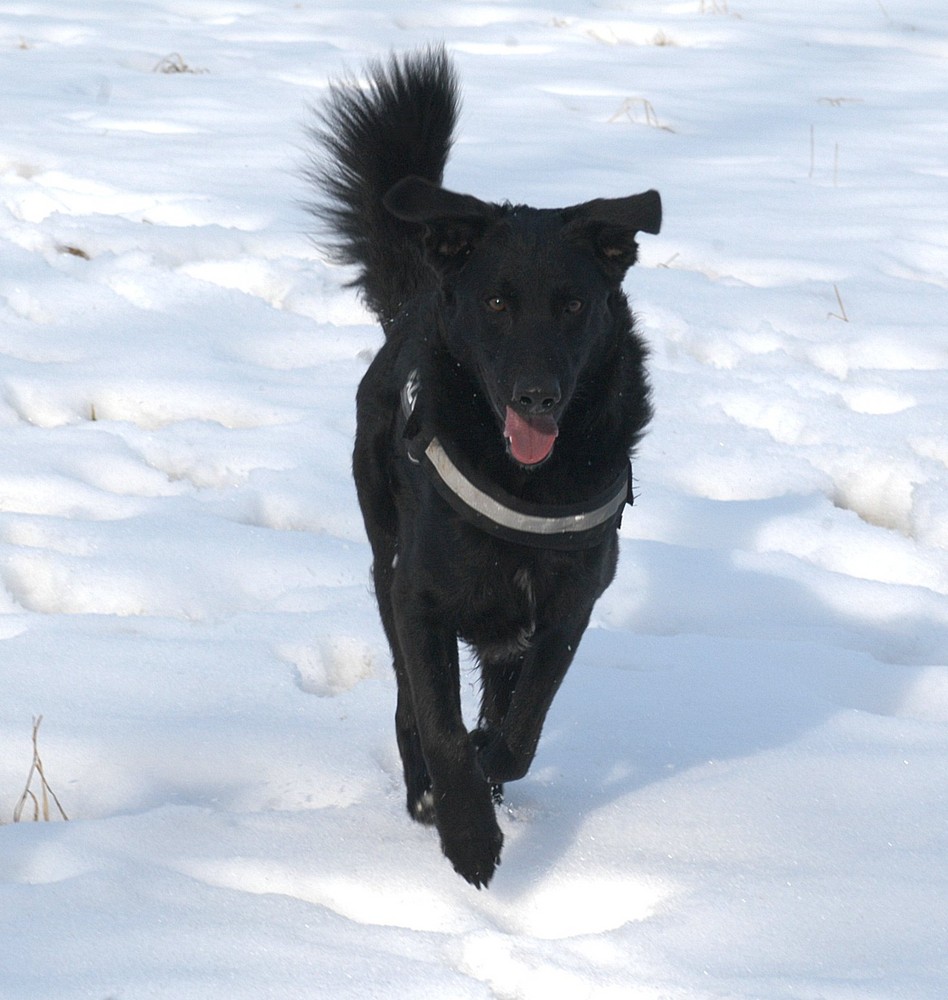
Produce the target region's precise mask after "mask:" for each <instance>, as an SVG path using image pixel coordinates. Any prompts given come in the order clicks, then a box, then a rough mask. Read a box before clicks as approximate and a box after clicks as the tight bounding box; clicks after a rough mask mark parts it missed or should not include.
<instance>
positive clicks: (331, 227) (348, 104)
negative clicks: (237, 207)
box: [306, 47, 459, 328]
mask: <svg viewBox="0 0 948 1000" xmlns="http://www.w3.org/2000/svg"><path fill="white" fill-rule="evenodd" d="M458 106H459V99H458V84H457V79H456V76H455V73H454V70H453V68H452V66H451V63H450V61H449V59H448V56H447V54H446V53H445V51H444V49H443V48H441V47H439V48H433V49H425V50H422V51H420V52H416V53H413V54H410V55H408V56H406V57H404V58H402V59H400V60H399V59H397V58H395V57H392V59H391V60H390V61H389V62H388V64H384V63H380V62H376V63H373V64H372V65H371V66H370V67H369V79H368V83H367V84H366V85H365V86H364V87H360V86H358V85H356V84H355V83H354V82H353V81H351V80H349V81H345V82H342V83H337V84H334V85H332V87H331V89H330V93H329V99H328V101H327V102H326V105H325V106H324V107H323V108H322V109H321V111H318V112H317V121H316V124H315V125H314V126H313V127H312V128H311V129H310V135H311V137H312V138H313V139H314V140H315V142H316V146H317V148H316V152H315V154H314V156H313V159H312V161H311V164H310V167H309V169H308V170H307V171H306V176H307V178H308V179H309V180H310V181H311V182H312V183H314V184H315V185H316V187H317V189H318V190H319V191H320V192H321V198H320V200H317V201H316V202H315V203H314V204H312V205H309V206H308V208H309V210H310V211H311V212H312V213H313V215H315V216H316V218H317V219H318V220H319V221H320V222H321V223H322V225H323V227H324V229H325V230H328V234H327V236H328V238H327V240H326V243H327V247H328V249H329V250H330V252H331V254H332V257H333V259H334V260H335V261H337V262H338V263H342V264H354V265H355V266H356V267H357V268H358V269H359V271H358V275H357V277H356V278H355V279H354V280H353V282H352V284H353V285H355V286H356V287H358V288H359V289H360V291H361V293H362V297H363V299H364V301H365V303H366V305H367V306H368V307H369V309H371V310H372V312H373V313H375V315H376V316H377V317H378V318H379V320H380V321H381V323H382V326H383V328H387V327H388V326H389V324H390V323H391V322H392V320H393V319H394V318H395V316H396V315H397V313H398V311H399V309H400V307H401V306H402V305H403V304H404V303H406V302H408V301H410V300H411V299H412V297H413V296H414V295H415V294H417V293H418V292H419V291H420V290H421V289H422V288H423V287H424V286H425V284H426V283H427V282H429V281H430V280H431V278H430V275H431V272H430V270H429V269H428V267H427V265H426V264H425V262H424V259H423V256H422V254H423V242H422V239H421V235H422V230H421V229H420V227H419V226H418V225H417V224H415V223H412V222H405V221H402V220H400V219H397V218H396V217H395V216H394V215H392V214H391V213H390V212H388V211H387V210H386V208H385V206H384V205H383V204H382V199H383V197H384V196H385V194H386V193H387V192H388V191H389V190H390V189H391V188H392V187H393V186H394V185H395V184H396V183H397V182H398V181H400V180H402V179H403V178H404V177H409V176H412V175H414V176H417V177H423V178H424V179H425V180H428V181H431V182H433V183H435V184H440V183H441V175H442V173H443V172H444V165H445V162H446V160H447V158H448V152H449V151H450V149H451V142H452V136H453V133H454V127H455V123H456V120H457V115H458Z"/></svg>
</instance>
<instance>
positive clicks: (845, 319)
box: [826, 285, 849, 323]
mask: <svg viewBox="0 0 948 1000" xmlns="http://www.w3.org/2000/svg"><path fill="white" fill-rule="evenodd" d="M833 291H834V292H836V301H837V302H838V303H839V312H838V313H834V312H829V313H827V314H826V317H827V319H841V320H842V321H843V322H844V323H848V322H849V317H848V316H847V315H846V307H845V306H844V305H843V297H842V296H841V295H840V294H839V286H838V285H833Z"/></svg>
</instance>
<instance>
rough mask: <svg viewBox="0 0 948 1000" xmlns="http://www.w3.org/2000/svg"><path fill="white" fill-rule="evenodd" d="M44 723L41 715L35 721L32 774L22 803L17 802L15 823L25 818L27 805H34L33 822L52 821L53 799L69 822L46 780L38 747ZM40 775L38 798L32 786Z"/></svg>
mask: <svg viewBox="0 0 948 1000" xmlns="http://www.w3.org/2000/svg"><path fill="white" fill-rule="evenodd" d="M42 721H43V716H42V715H39V716H37V717H36V718H35V719H34V720H33V763H32V764H31V765H30V773H29V774H28V775H27V777H26V787H25V788H24V789H23V794H22V795H21V796H20V801H19V802H17V804H16V808H15V809H14V810H13V822H14V823H19V822H20V820H21V819H22V818H23V810H24V809H25V808H26V805H27V803H29V802H32V803H33V822H34V823H36V822H38V821H39V820H40V819H43V820H44V821H46V822H47V823H48V822H49V820H50V810H49V800H50V799H52V800H53V802H54V803H55V804H56V808H57V809H58V810H59V815H60V816H61V817H62V818H63V819H64V820H68V819H69V817H68V816H67V815H66V810H65V809H63V807H62V804H61V803H60V801H59V799H58V798H57V797H56V793H55V792H54V791H53V790H52V788H50V786H49V782H48V781H47V780H46V773H45V771H44V770H43V761H42V759H41V758H40V755H39V746H38V734H39V727H40V723H41V722H42ZM34 775H39V781H40V789H39V792H40V797H39V798H37V797H36V793H35V792H34V791H33V789H32V787H31V785H32V784H33V776H34Z"/></svg>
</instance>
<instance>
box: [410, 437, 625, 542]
mask: <svg viewBox="0 0 948 1000" xmlns="http://www.w3.org/2000/svg"><path fill="white" fill-rule="evenodd" d="M425 456H426V457H427V459H428V461H429V462H431V467H432V468H433V469H434V471H435V472H436V473H437V474H438V476H439V477H440V478H441V481H442V482H443V483H444V484H445V486H447V487H448V489H449V490H451V492H452V493H454V495H455V496H457V497H458V498H459V499H460V500H462V501H463V502H464V503H465V504H466V505H467V506H468V507H470V508H471V510H473V511H475V512H476V513H478V514H480V515H481V516H482V517H486V518H487V519H488V520H489V521H493V522H494V524H499V525H500V526H501V527H503V528H507V529H509V530H510V531H521V532H524V533H526V534H530V535H566V534H572V533H573V532H582V531H591V530H592V529H593V528H598V527H599V526H600V525H602V524H605V523H606V522H607V521H610V520H611V519H612V518H614V517H615V516H616V514H618V513H619V511H620V510H621V509H622V506H623V504H624V503H625V502H626V500H627V498H628V486H627V484H625V483H623V485H622V487H621V489H619V490H617V492H616V494H615V496H613V497H611V498H610V499H609V500H607V501H606V502H605V503H604V504H603V505H602V506H601V507H597V508H596V509H595V510H590V511H585V512H583V513H581V514H570V515H567V516H565V517H541V516H538V515H535V514H521V513H520V512H519V511H516V510H511V509H510V508H509V507H505V506H504V505H503V504H502V503H498V501H496V500H495V499H494V498H493V497H491V496H489V495H488V494H487V493H485V492H484V491H483V490H479V489H478V488H477V487H476V486H475V485H474V484H473V483H472V482H471V481H470V480H469V479H468V478H467V477H466V476H465V475H464V474H463V473H462V472H461V470H460V469H458V467H457V466H456V465H455V464H454V463H453V462H452V461H451V459H450V458H449V457H448V455H447V453H446V452H445V450H444V448H442V447H441V443H440V442H439V441H438V439H437V438H436V437H435V438H432V439H431V441H430V442H429V444H428V447H427V448H426V449H425Z"/></svg>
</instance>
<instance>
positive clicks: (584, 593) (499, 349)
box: [309, 49, 661, 887]
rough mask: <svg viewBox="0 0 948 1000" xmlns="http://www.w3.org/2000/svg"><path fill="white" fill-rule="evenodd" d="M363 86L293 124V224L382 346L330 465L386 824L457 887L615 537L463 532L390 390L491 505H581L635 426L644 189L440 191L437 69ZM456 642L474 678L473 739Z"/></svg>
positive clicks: (495, 852)
mask: <svg viewBox="0 0 948 1000" xmlns="http://www.w3.org/2000/svg"><path fill="white" fill-rule="evenodd" d="M369 77H370V79H369V82H368V84H367V85H366V86H364V87H362V88H359V87H357V86H355V85H354V84H351V83H350V84H343V85H337V86H335V87H334V88H333V89H332V91H331V94H330V97H329V100H328V102H327V104H326V106H325V108H324V109H323V111H322V113H321V115H320V118H319V122H318V124H317V125H316V126H314V127H313V129H312V135H313V137H314V138H315V140H316V142H317V146H318V152H317V155H316V157H315V158H314V161H313V166H312V168H311V170H310V172H309V176H310V179H311V180H312V181H314V182H315V183H316V184H317V186H318V187H319V189H320V190H321V192H322V201H321V202H320V203H318V204H316V205H314V206H313V207H312V211H313V212H314V214H316V215H317V217H318V218H320V219H321V220H322V221H323V222H324V223H325V224H326V225H327V227H328V229H329V230H330V233H331V234H332V236H331V240H332V246H333V249H334V251H335V255H336V257H337V259H338V260H340V261H343V262H346V263H349V264H354V265H356V266H357V267H358V268H359V272H358V276H357V277H356V279H355V282H354V284H355V285H357V286H358V287H359V288H360V290H361V292H362V295H363V297H364V299H365V301H366V303H367V304H368V306H369V307H370V308H371V309H372V311H373V312H374V313H375V314H376V315H377V316H378V317H379V319H380V321H381V323H382V325H383V327H384V329H385V333H386V341H385V344H384V345H383V347H382V348H381V350H380V351H379V352H378V355H377V356H376V358H375V360H374V361H373V362H372V364H371V366H370V367H369V370H368V372H367V373H366V375H365V377H364V378H363V380H362V383H361V385H360V386H359V391H358V395H357V411H358V430H357V433H356V442H355V452H354V457H353V467H354V474H355V480H356V487H357V491H358V495H359V503H360V505H361V508H362V514H363V517H364V519H365V527H366V531H367V533H368V536H369V541H370V543H371V546H372V553H373V575H374V580H375V591H376V596H377V599H378V604H379V610H380V613H381V618H382V623H383V625H384V627H385V632H386V634H387V636H388V640H389V643H390V644H391V647H392V654H393V659H394V667H395V674H396V677H397V680H398V705H397V709H396V715H395V724H396V735H397V739H398V747H399V750H400V752H401V757H402V762H403V766H404V774H405V785H406V787H407V792H408V811H409V813H410V814H411V816H412V817H413V818H414V819H416V820H418V821H420V822H423V823H434V824H435V825H436V826H437V829H438V833H439V835H440V838H441V846H442V849H443V851H444V853H445V855H447V857H448V859H449V860H450V861H451V863H452V865H453V866H454V868H455V870H456V871H458V872H459V873H460V874H461V875H462V876H463V877H464V878H465V879H467V880H468V881H469V882H471V883H472V884H474V885H476V886H478V887H480V886H482V885H486V884H487V883H488V882H489V881H490V879H491V876H492V875H493V874H494V870H495V868H496V866H497V864H499V861H500V851H501V845H502V842H503V837H502V834H501V831H500V827H499V826H498V825H497V820H496V817H495V814H494V802H495V799H496V797H497V796H499V792H500V787H501V785H502V783H503V782H505V781H513V780H514V779H517V778H521V777H523V775H524V774H526V772H527V770H528V768H529V766H530V763H531V761H532V760H533V756H534V753H535V752H536V748H537V743H538V741H539V738H540V730H541V727H542V725H543V721H544V718H545V717H546V713H547V710H548V709H549V707H550V704H551V702H552V700H553V696H554V694H555V693H556V690H557V688H558V687H559V685H560V682H561V681H562V680H563V676H564V675H565V673H566V670H567V668H568V667H569V665H570V662H571V661H572V659H573V655H574V653H575V651H576V647H577V646H578V644H579V641H580V639H581V638H582V635H583V632H584V631H585V629H586V625H587V623H588V621H589V615H590V612H591V610H592V607H593V605H594V603H595V601H596V600H597V599H598V597H599V596H600V595H601V594H602V592H603V590H605V588H606V587H607V586H608V585H609V583H610V582H611V580H612V577H613V574H614V572H615V566H616V558H617V553H618V539H617V532H616V531H615V530H613V531H611V532H609V534H608V536H607V537H606V539H605V540H604V541H601V542H599V543H597V544H596V545H594V546H593V547H591V548H582V549H579V550H577V551H560V550H557V549H552V548H550V549H545V548H536V547H527V546H524V545H519V544H514V543H511V542H505V541H501V540H499V539H497V538H495V537H492V536H491V535H488V534H485V533H484V532H483V531H481V530H479V529H478V528H477V527H474V526H473V525H472V524H469V523H468V522H466V521H465V520H463V519H462V518H461V517H460V516H459V515H458V514H455V513H454V512H453V511H452V510H451V508H450V507H449V506H448V505H447V504H446V503H445V501H444V500H443V499H442V498H441V496H439V494H438V493H437V491H436V490H435V488H434V486H433V485H432V482H431V479H430V477H429V475H428V474H427V473H426V471H425V469H424V467H423V466H422V465H419V464H416V463H414V462H413V461H411V460H410V458H409V457H408V455H407V450H406V441H405V431H406V420H405V416H404V414H403V413H402V410H401V408H400V405H399V397H400V392H401V390H402V387H403V386H404V385H405V383H406V380H407V379H408V377H409V374H410V373H411V372H412V371H413V370H417V372H418V373H419V376H420V389H419V393H418V398H417V406H416V410H415V415H414V416H413V417H412V420H413V421H417V424H418V426H421V427H424V428H426V429H427V430H428V431H429V432H432V433H435V434H437V436H438V437H439V439H440V440H441V441H444V442H446V443H450V446H451V448H452V449H453V450H454V451H455V452H456V453H457V454H458V455H459V456H462V457H463V459H464V460H465V462H466V463H467V465H468V466H469V467H470V468H471V469H473V470H475V471H476V473H477V475H478V476H479V477H480V478H481V479H482V480H483V481H485V482H488V483H492V484H495V485H496V486H497V487H500V488H501V489H503V490H504V491H506V492H507V493H508V494H512V495H514V496H516V497H520V498H522V499H523V500H526V501H530V502H532V503H537V504H554V505H562V504H570V503H576V502H579V501H582V500H583V499H585V498H589V497H593V496H595V495H596V494H598V493H600V492H601V491H602V490H603V489H604V488H606V487H607V486H608V485H609V484H610V483H612V482H613V481H614V480H615V478H616V476H617V475H618V474H621V471H622V469H623V468H624V467H625V466H626V464H627V462H628V456H629V454H630V451H631V449H633V448H634V446H635V444H636V443H637V442H638V440H639V438H640V437H641V435H642V433H643V431H644V429H645V426H646V424H647V423H648V420H649V418H650V416H651V407H650V404H649V388H648V381H647V377H646V373H645V368H644V360H645V348H644V345H643V343H642V341H641V340H640V339H639V337H638V336H637V335H636V333H635V331H634V328H633V321H632V315H631V313H630V311H629V306H628V303H627V301H626V298H625V295H624V294H623V292H622V288H621V283H622V280H623V277H624V275H625V272H626V269H627V268H628V267H629V266H631V265H632V264H633V263H634V262H635V258H636V251H637V245H636V242H635V235H636V233H637V232H638V231H645V232H650V233H655V232H658V229H659V226H660V222H661V203H660V200H659V197H658V194H657V193H656V192H654V191H648V192H645V193H644V194H641V195H633V196H631V197H629V198H620V199H611V200H606V199H599V200H596V201H590V202H586V203H584V204H582V205H576V206H573V207H570V208H564V209H535V208H528V207H525V206H512V205H509V204H491V203H486V202H482V201H480V200H479V199H477V198H474V197H472V196H469V195H461V194H456V193H454V192H451V191H447V190H445V189H443V188H441V187H440V183H441V176H442V172H443V170H444V165H445V161H446V159H447V155H448V151H449V149H450V145H451V141H452V134H453V130H454V125H455V119H456V117H457V107H458V97H457V84H456V80H455V76H454V72H453V70H452V67H451V65H450V63H449V61H448V58H447V56H446V55H445V53H444V51H443V50H441V49H434V50H429V51H425V52H421V53H416V54H413V55H410V56H408V57H406V58H404V59H402V60H401V61H399V60H397V59H394V58H393V59H392V61H391V62H390V63H388V64H385V65H383V64H375V65H373V66H372V67H371V69H370V74H369ZM498 146H499V148H500V149H501V150H502V146H503V144H502V142H501V143H498ZM511 421H512V422H513V424H514V426H517V427H521V428H522V427H524V426H527V427H530V428H538V429H539V433H541V435H544V436H543V443H542V444H541V445H540V446H537V450H536V453H534V452H533V451H531V450H530V447H532V446H529V447H528V446H527V445H524V444H522V443H520V444H518V445H517V446H514V444H513V443H509V442H508V440H507V439H506V437H505V434H506V435H507V437H509V438H510V442H513V440H514V439H515V438H517V433H516V432H514V431H511V432H510V433H508V429H507V427H506V425H505V422H511ZM551 428H552V430H551ZM552 433H556V434H557V437H556V439H555V442H554V443H553V446H552V451H549V453H548V454H546V453H545V452H546V451H547V450H548V446H549V442H550V440H552V437H551V435H552ZM518 440H519V439H518ZM514 452H518V454H517V455H515V454H514ZM525 456H526V457H525ZM459 638H460V639H461V640H463V641H464V642H466V643H468V644H470V646H471V647H472V648H473V650H474V651H475V653H476V655H477V657H478V660H479V663H480V667H481V673H482V684H483V695H482V702H481V712H480V720H479V723H478V726H477V728H476V729H475V730H474V731H473V732H468V730H467V729H466V728H465V725H464V722H463V720H462V717H461V706H460V695H459V688H460V683H459V675H458V645H457V644H458V639H459Z"/></svg>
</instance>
